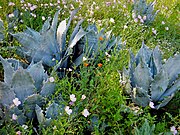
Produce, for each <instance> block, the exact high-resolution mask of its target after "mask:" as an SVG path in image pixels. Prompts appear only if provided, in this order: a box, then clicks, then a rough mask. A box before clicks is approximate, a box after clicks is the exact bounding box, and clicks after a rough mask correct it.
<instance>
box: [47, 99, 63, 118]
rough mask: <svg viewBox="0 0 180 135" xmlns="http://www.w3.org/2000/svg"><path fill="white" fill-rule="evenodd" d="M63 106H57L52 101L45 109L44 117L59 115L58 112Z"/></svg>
mask: <svg viewBox="0 0 180 135" xmlns="http://www.w3.org/2000/svg"><path fill="white" fill-rule="evenodd" d="M62 110H63V108H61V106H59V105H58V104H56V103H54V102H53V103H52V104H51V105H50V106H49V107H48V108H47V111H46V118H51V119H53V118H56V117H57V116H59V115H60V113H61V112H62Z"/></svg>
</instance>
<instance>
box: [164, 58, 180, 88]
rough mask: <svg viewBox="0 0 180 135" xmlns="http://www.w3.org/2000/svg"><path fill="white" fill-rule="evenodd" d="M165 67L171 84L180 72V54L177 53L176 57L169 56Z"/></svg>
mask: <svg viewBox="0 0 180 135" xmlns="http://www.w3.org/2000/svg"><path fill="white" fill-rule="evenodd" d="M163 68H164V69H165V71H166V72H167V73H168V76H169V85H171V84H172V83H173V82H174V81H175V80H176V78H177V77H178V75H179V74H180V55H176V56H175V57H174V58H169V59H168V60H167V61H166V63H165V64H164V65H163Z"/></svg>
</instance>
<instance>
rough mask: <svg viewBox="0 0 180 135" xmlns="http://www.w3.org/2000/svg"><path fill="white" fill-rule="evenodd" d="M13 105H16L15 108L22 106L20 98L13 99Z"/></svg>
mask: <svg viewBox="0 0 180 135" xmlns="http://www.w3.org/2000/svg"><path fill="white" fill-rule="evenodd" d="M13 103H14V104H15V106H19V105H20V104H21V101H19V99H18V98H15V99H13Z"/></svg>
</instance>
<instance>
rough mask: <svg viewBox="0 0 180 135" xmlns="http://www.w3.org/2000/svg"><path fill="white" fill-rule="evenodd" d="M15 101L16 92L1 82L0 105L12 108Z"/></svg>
mask: <svg viewBox="0 0 180 135" xmlns="http://www.w3.org/2000/svg"><path fill="white" fill-rule="evenodd" d="M13 99H15V93H14V91H13V90H12V89H10V87H9V86H8V85H7V84H6V83H4V82H0V104H2V105H3V106H10V105H11V104H13Z"/></svg>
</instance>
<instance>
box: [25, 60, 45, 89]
mask: <svg viewBox="0 0 180 135" xmlns="http://www.w3.org/2000/svg"><path fill="white" fill-rule="evenodd" d="M28 72H29V73H30V75H31V77H32V78H33V80H34V85H35V86H36V89H37V91H38V92H39V91H40V90H41V88H42V85H43V80H45V79H47V78H46V77H47V74H46V73H45V70H44V67H43V66H42V62H41V61H40V62H38V63H36V64H34V65H32V66H31V67H30V68H28Z"/></svg>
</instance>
